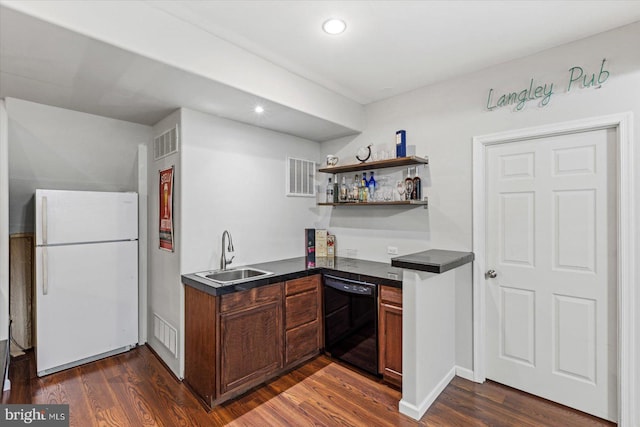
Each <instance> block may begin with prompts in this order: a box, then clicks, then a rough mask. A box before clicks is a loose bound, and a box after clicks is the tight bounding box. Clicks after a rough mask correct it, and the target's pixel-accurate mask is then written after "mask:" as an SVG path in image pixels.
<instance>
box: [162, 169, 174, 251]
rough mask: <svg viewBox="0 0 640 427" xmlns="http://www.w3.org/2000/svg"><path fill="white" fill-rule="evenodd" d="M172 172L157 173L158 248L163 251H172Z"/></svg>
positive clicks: (169, 170)
mask: <svg viewBox="0 0 640 427" xmlns="http://www.w3.org/2000/svg"><path fill="white" fill-rule="evenodd" d="M173 170H174V167H173V166H171V167H170V168H169V169H165V170H161V171H159V174H160V194H159V200H160V203H159V209H160V210H159V212H158V219H159V230H158V231H159V237H160V239H159V240H160V243H159V248H160V249H163V250H165V251H170V252H173V251H174V245H173V242H174V239H173V238H174V235H173V175H174V174H173Z"/></svg>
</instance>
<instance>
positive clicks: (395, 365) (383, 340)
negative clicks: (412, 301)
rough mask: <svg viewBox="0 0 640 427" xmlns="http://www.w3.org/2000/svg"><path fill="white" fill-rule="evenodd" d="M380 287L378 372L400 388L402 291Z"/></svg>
mask: <svg viewBox="0 0 640 427" xmlns="http://www.w3.org/2000/svg"><path fill="white" fill-rule="evenodd" d="M385 288H387V287H381V293H380V296H381V298H380V299H381V301H380V311H379V314H378V315H379V318H378V320H379V322H378V334H379V335H378V337H379V353H380V354H379V356H380V358H379V372H380V373H381V374H382V376H383V378H384V380H385V381H386V382H388V383H391V384H394V385H397V386H399V387H401V386H402V306H401V305H400V304H401V303H402V291H401V290H399V289H394V288H387V289H386V290H385Z"/></svg>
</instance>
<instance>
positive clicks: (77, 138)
mask: <svg viewBox="0 0 640 427" xmlns="http://www.w3.org/2000/svg"><path fill="white" fill-rule="evenodd" d="M6 108H7V114H8V117H9V123H8V127H9V232H10V233H15V232H31V231H33V212H34V207H33V194H34V192H35V189H36V188H46V189H54V190H92V191H137V190H138V179H137V174H138V145H139V144H145V145H146V144H147V143H148V141H149V138H150V135H151V127H150V126H145V125H140V124H136V123H131V122H125V121H122V120H115V119H110V118H106V117H101V116H96V115H93V114H87V113H81V112H78V111H71V110H66V109H63V108H57V107H51V106H48V105H43V104H37V103H34V102H28V101H23V100H20V99H15V98H7V99H6Z"/></svg>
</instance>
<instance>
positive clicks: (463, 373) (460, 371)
mask: <svg viewBox="0 0 640 427" xmlns="http://www.w3.org/2000/svg"><path fill="white" fill-rule="evenodd" d="M456 375H457V376H459V377H460V378H464V379H465V380H469V381H474V380H473V371H472V370H471V369H467V368H463V367H462V366H456Z"/></svg>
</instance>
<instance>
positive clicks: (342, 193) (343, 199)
mask: <svg viewBox="0 0 640 427" xmlns="http://www.w3.org/2000/svg"><path fill="white" fill-rule="evenodd" d="M348 192H349V190H348V189H347V177H346V176H343V177H342V185H341V186H340V201H341V202H343V203H344V202H346V201H347V196H348Z"/></svg>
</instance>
